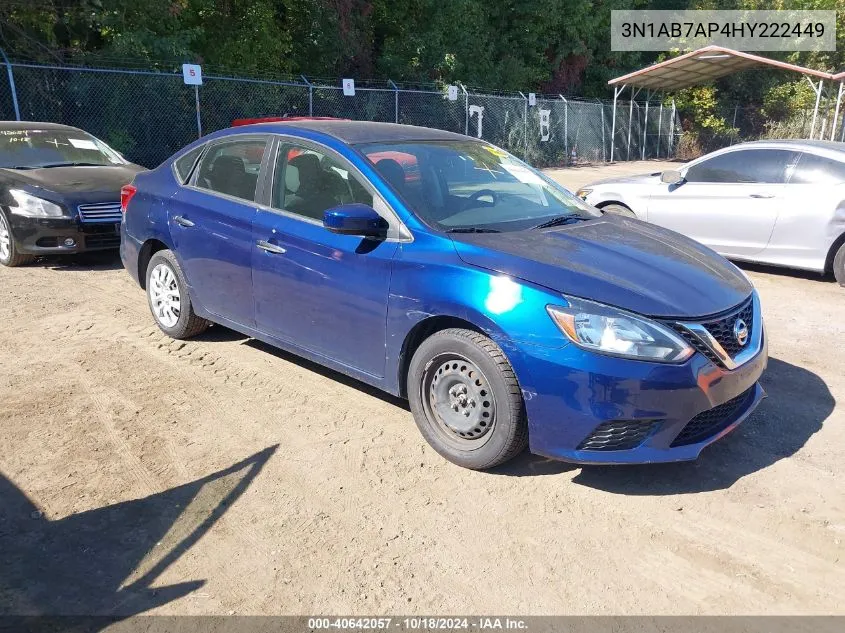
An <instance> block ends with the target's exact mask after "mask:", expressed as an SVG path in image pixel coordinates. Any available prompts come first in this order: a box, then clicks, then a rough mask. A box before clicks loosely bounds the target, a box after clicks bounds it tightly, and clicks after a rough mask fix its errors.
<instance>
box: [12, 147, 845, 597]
mask: <svg viewBox="0 0 845 633" xmlns="http://www.w3.org/2000/svg"><path fill="white" fill-rule="evenodd" d="M660 168H661V165H658V166H657V167H655V166H654V165H653V164H642V163H640V164H633V165H632V164H627V165H617V166H612V167H605V168H600V169H597V168H577V169H571V170H559V171H557V172H555V173H554V176H555V177H557V178H560V179H561V180H562V181H563V182H565V183H566V184H567V185H569V186H570V187H573V188H575V187H577V186H578V185H581V184H585V183H586V182H589V181H590V180H592V179H594V178H597V177H600V176H606V175H612V174H614V173H622V172H623V171H626V170H627V171H649V170H659V169H660ZM745 268H746V270H747V271H748V273H749V275H750V276H751V278H752V279H753V281H754V284H755V285H756V286H757V288H758V289H759V292H760V294H761V296H762V301H763V309H764V315H765V318H766V321H767V331H768V335H769V341H770V342H769V346H770V353H771V362H770V366H769V369H768V371H767V373H766V375H765V377H764V386H765V388H766V389H767V390H768V392H769V398H768V400H766V401H765V402H764V403H763V405H762V406H761V407H760V408H759V409H758V411H757V412H756V413H755V414H754V415H753V417H752V418H751V419H750V420H748V421H747V422H746V423H745V424H743V425H742V426H740V427H739V428H738V429H737V431H736V432H734V433H733V434H731V435H729V436H728V437H727V438H725V439H724V440H723V441H721V442H719V443H717V444H715V445H714V446H712V447H710V448H708V449H707V450H705V452H704V453H703V454H702V456H701V458H700V459H699V460H698V461H697V462H694V463H685V464H675V465H663V466H638V467H615V468H613V467H603V468H599V467H585V468H580V467H574V466H571V465H567V464H563V463H559V462H553V461H548V460H543V459H539V458H534V457H532V456H530V455H528V454H525V455H523V456H522V457H520V458H519V459H517V460H516V461H515V463H512V464H511V465H508V466H506V467H504V468H500V469H499V470H496V471H494V472H488V473H479V472H471V471H468V470H463V469H461V468H458V467H456V466H452V465H450V464H449V463H447V462H446V461H444V460H443V459H441V458H440V457H439V456H438V455H437V454H435V453H434V451H433V450H431V449H429V448H428V447H427V445H426V444H425V442H424V441H423V439H422V438H421V436H420V435H419V433H418V432H417V430H416V427H415V426H414V423H413V421H412V419H411V414H410V412H409V411H408V408H407V406H406V405H405V404H404V403H403V402H400V401H397V400H394V399H392V398H389V397H386V396H383V395H380V394H378V393H377V392H374V391H373V390H371V389H369V388H367V387H365V386H362V385H361V384H359V383H357V382H354V381H352V380H349V379H346V378H344V377H342V376H339V375H338V374H335V373H333V372H330V371H327V370H323V369H321V368H319V367H317V366H315V365H312V364H310V363H307V362H304V361H302V360H299V359H297V358H296V357H293V356H291V355H288V354H285V353H282V352H279V351H275V350H273V349H270V348H268V347H267V346H265V345H263V344H260V343H257V342H255V341H253V340H250V339H247V338H245V337H243V336H241V335H238V334H236V333H234V332H231V331H229V330H226V329H223V328H220V327H215V328H212V329H211V330H210V331H208V332H207V333H206V334H205V335H203V336H201V337H199V338H198V339H196V340H192V341H188V342H174V341H171V340H169V339H167V338H166V337H165V336H164V335H163V334H161V333H160V332H159V331H158V329H157V328H156V327H155V325H154V323H153V320H152V317H151V316H150V314H149V312H148V309H147V305H146V301H145V298H144V293H143V292H142V291H141V290H140V289H139V288H138V287H136V286H135V285H134V284H133V282H132V281H131V279H130V278H129V275H128V274H127V273H126V272H125V271H123V269H122V268H121V267H120V262H119V259H117V257H116V256H98V257H86V258H77V259H72V260H59V259H50V260H45V261H42V262H39V263H36V264H34V265H31V266H28V267H25V268H20V269H2V268H0V323H2V328H0V612H5V613H9V612H13V613H27V612H28V613H37V612H48V613H83V614H84V613H92V612H97V613H115V614H131V613H140V612H153V613H168V614H232V613H237V614H330V613H334V614H378V613H385V614H455V613H465V614H489V613H497V614H503V613H507V614H599V613H614V614H646V613H648V614H670V613H671V614H698V613H706V614H738V613H743V614H751V613H754V614H758V613H769V614H784V613H796V614H797V613H802V614H803V613H840V614H842V613H845V602H843V600H842V587H843V586H845V561H844V560H843V558H844V557H845V545H843V541H845V485H843V481H845V478H844V476H845V460H843V454H845V407H843V406H842V405H837V401H842V400H845V353H843V349H845V348H844V347H843V340H845V319H843V314H845V289H842V288H839V287H838V286H837V285H836V284H834V283H833V282H832V281H830V280H827V279H825V280H822V279H820V278H818V277H817V276H815V275H809V274H807V275H804V274H798V273H789V272H783V271H777V270H775V269H765V268H757V267H745Z"/></svg>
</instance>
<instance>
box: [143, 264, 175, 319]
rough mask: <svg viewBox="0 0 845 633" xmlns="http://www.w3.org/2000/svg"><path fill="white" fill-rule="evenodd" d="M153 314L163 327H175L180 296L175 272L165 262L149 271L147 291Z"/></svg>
mask: <svg viewBox="0 0 845 633" xmlns="http://www.w3.org/2000/svg"><path fill="white" fill-rule="evenodd" d="M148 292H149V293H150V304H151V305H152V308H153V315H154V316H155V318H156V320H157V321H158V322H159V323H161V324H162V325H163V326H164V327H168V328H172V327H175V325H176V323H177V322H178V321H179V315H180V314H181V304H182V297H181V295H180V294H179V282H178V281H177V280H176V274H175V273H174V272H173V269H172V268H170V266H168V265H167V264H163V263H162V264H158V265H157V266H156V267H155V268H153V271H152V273H150V283H149V291H148Z"/></svg>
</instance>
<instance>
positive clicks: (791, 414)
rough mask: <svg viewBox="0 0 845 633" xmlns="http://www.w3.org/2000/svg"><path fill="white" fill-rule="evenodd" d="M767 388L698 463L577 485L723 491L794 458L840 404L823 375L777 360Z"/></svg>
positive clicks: (598, 471) (603, 471)
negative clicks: (750, 410) (742, 419)
mask: <svg viewBox="0 0 845 633" xmlns="http://www.w3.org/2000/svg"><path fill="white" fill-rule="evenodd" d="M762 384H763V387H764V388H765V389H766V392H767V393H768V398H767V399H766V400H764V401H763V402H762V403H761V404H760V406H759V407H758V408H757V410H756V411H755V412H754V413H753V414H752V415H751V416H750V417H749V418H748V419H747V420H746V421H745V422H743V423H742V424H740V425H739V426H738V427H737V428H736V429H735V430H734V431H733V432H732V433H730V434H728V435H727V436H726V437H724V438H722V439H721V440H719V441H718V442H716V443H714V444H712V445H711V446H709V447H707V448H705V449H704V451H702V453H701V455H700V456H699V458H698V459H697V460H696V461H694V462H680V463H675V464H653V465H642V466H584V467H583V468H582V469H581V472H580V473H578V475H576V476H575V478H574V479H573V482H574V483H577V484H580V485H582V486H589V487H591V488H596V489H599V490H604V491H607V492H613V493H618V494H626V495H677V494H688V493H695V492H704V491H712V490H723V489H726V488H730V487H731V486H732V485H733V484H735V483H736V482H737V481H738V480H739V479H741V478H743V477H745V476H746V475H750V474H752V473H755V472H757V471H760V470H763V469H765V468H768V467H769V466H771V465H773V464H775V463H776V462H778V461H779V460H781V459H784V458H786V457H790V456H792V455H794V454H795V453H796V452H798V451H799V450H800V449H801V447H802V446H804V444H806V443H807V440H809V439H810V438H811V437H812V436H813V434H815V433H816V432H818V431H819V430H821V428H822V424H823V423H824V421H825V420H826V419H827V418H828V417H829V416H830V414H831V413H832V412H833V409H834V407H835V406H836V400H835V399H834V397H833V395H832V394H831V393H830V390H829V389H828V388H827V385H826V384H825V382H824V380H822V379H821V378H820V377H819V376H818V375H816V374H815V373H813V372H811V371H809V370H807V369H804V368H802V367H798V366H796V365H792V364H790V363H787V362H784V361H782V360H778V359H776V358H771V359H769V367H768V369H767V370H766V373H765V374H764V375H763V378H762Z"/></svg>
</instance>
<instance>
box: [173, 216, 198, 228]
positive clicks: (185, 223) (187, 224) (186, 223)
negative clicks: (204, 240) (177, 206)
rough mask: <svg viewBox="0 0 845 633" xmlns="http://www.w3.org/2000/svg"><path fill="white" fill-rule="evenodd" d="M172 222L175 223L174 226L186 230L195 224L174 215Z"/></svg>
mask: <svg viewBox="0 0 845 633" xmlns="http://www.w3.org/2000/svg"><path fill="white" fill-rule="evenodd" d="M173 221H174V222H176V224H178V225H179V226H184V227H187V228H191V227H192V226H195V224H194V223H193V222H191V221H190V220H189V219H188V218H183V217H182V216H181V215H174V216H173Z"/></svg>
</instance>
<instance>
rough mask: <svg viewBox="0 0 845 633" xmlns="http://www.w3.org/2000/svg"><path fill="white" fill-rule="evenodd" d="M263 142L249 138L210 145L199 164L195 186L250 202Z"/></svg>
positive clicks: (262, 151) (256, 180) (262, 150)
mask: <svg viewBox="0 0 845 633" xmlns="http://www.w3.org/2000/svg"><path fill="white" fill-rule="evenodd" d="M266 145H267V142H266V141H265V139H256V138H249V139H244V140H238V141H224V142H221V143H217V144H215V145H212V146H210V147H209V148H208V151H207V152H206V153H205V156H203V157H202V160H201V161H200V164H199V168H198V173H197V180H196V184H197V187H201V188H203V189H209V190H210V191H217V192H219V193H225V194H226V195H229V196H234V197H236V198H243V199H244V200H251V201H254V200H255V188H256V185H257V184H258V173H259V172H260V171H261V160H262V158H263V157H264V148H265V146H266Z"/></svg>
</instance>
